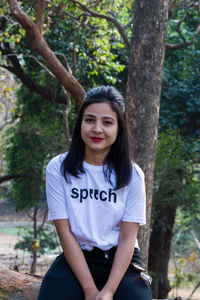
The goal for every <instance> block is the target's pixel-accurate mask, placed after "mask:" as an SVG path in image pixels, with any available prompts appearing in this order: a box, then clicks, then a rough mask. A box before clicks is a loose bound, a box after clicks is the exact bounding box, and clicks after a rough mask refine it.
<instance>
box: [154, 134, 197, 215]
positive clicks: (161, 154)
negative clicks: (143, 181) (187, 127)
mask: <svg viewBox="0 0 200 300" xmlns="http://www.w3.org/2000/svg"><path fill="white" fill-rule="evenodd" d="M199 158H200V157H199V148H198V144H197V143H196V142H195V141H194V142H193V143H187V142H185V141H184V140H183V138H182V137H181V136H180V134H178V133H177V132H175V131H174V130H172V129H168V130H167V131H166V132H162V133H160V135H159V141H158V148H157V157H156V168H155V180H154V198H153V199H154V203H157V202H159V203H161V202H162V203H163V205H166V204H173V203H174V204H176V205H178V206H182V207H184V208H187V209H191V210H194V211H195V204H196V203H197V202H198V197H199V192H200V184H199V181H198V180H197V176H198V173H199V169H198V163H199Z"/></svg>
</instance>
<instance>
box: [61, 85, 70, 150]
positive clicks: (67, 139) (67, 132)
mask: <svg viewBox="0 0 200 300" xmlns="http://www.w3.org/2000/svg"><path fill="white" fill-rule="evenodd" d="M63 91H64V94H65V96H66V98H68V101H67V107H66V109H65V111H64V125H65V136H66V142H67V145H70V143H71V137H70V133H69V122H68V116H69V112H70V109H71V100H70V97H69V95H67V93H66V91H65V89H64V88H63Z"/></svg>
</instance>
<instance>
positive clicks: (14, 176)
mask: <svg viewBox="0 0 200 300" xmlns="http://www.w3.org/2000/svg"><path fill="white" fill-rule="evenodd" d="M20 177H22V176H21V175H19V174H9V175H5V176H1V177H0V183H2V182H5V181H8V180H11V179H17V178H20Z"/></svg>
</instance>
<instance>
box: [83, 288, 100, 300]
mask: <svg viewBox="0 0 200 300" xmlns="http://www.w3.org/2000/svg"><path fill="white" fill-rule="evenodd" d="M98 293H99V290H98V289H97V288H95V289H92V290H90V291H85V292H84V295H85V300H94V299H96V298H95V297H96V295H98Z"/></svg>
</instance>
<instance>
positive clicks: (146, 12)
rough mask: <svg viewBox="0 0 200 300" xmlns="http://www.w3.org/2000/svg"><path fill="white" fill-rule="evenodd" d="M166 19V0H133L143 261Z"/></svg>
mask: <svg viewBox="0 0 200 300" xmlns="http://www.w3.org/2000/svg"><path fill="white" fill-rule="evenodd" d="M141 20H142V21H141ZM167 22H168V0H151V1H149V0H136V1H135V15H134V21H133V31H132V40H131V51H130V61H129V70H128V81H127V88H126V105H127V111H128V118H129V123H130V128H131V136H132V142H131V147H132V150H133V155H134V160H135V161H136V162H137V163H138V164H139V165H140V167H141V168H142V169H143V171H144V173H145V177H146V193H147V226H144V227H142V228H141V229H140V232H139V244H140V247H141V254H142V258H143V262H144V264H145V265H147V261H148V246H149V245H148V244H149V242H148V241H149V224H150V218H151V204H152V185H153V173H154V165H155V157H156V146H157V130H158V119H159V107H160V92H161V84H162V69H163V60H164V51H165V37H166V30H167Z"/></svg>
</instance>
